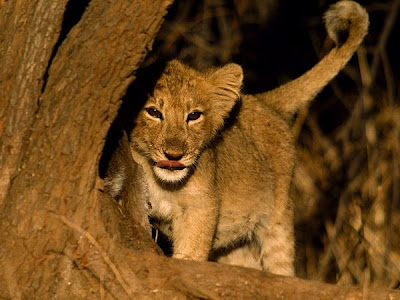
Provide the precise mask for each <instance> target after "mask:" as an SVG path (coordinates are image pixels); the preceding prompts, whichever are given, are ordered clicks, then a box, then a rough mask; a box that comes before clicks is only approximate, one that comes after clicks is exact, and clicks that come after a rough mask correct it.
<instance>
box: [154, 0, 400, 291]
mask: <svg viewBox="0 0 400 300" xmlns="http://www.w3.org/2000/svg"><path fill="white" fill-rule="evenodd" d="M285 3H286V5H288V3H289V6H290V5H291V4H290V1H283V0H282V1H273V0H257V1H241V0H236V1H225V2H221V1H211V0H203V1H179V0H177V2H176V3H175V5H174V6H173V7H172V10H171V13H170V15H169V17H168V21H167V22H166V23H165V26H164V28H163V29H162V31H161V33H160V36H159V39H158V41H157V43H156V47H155V51H154V57H157V58H158V57H160V56H161V57H178V58H180V59H181V60H183V61H185V62H188V63H190V64H191V65H194V66H195V67H200V68H203V67H208V66H211V65H218V64H222V63H226V62H228V61H230V60H232V59H234V60H235V61H238V62H240V63H242V62H246V61H247V60H249V59H251V57H252V56H253V55H260V53H258V54H257V53H256V54H254V53H253V52H254V51H255V50H256V49H246V48H245V47H244V46H243V43H244V41H245V40H246V41H248V36H249V35H250V34H251V35H252V36H255V37H256V39H257V38H258V39H259V40H260V43H261V42H262V40H263V39H264V36H262V34H263V32H265V30H266V29H265V28H268V26H272V30H273V31H276V32H278V31H279V30H283V29H282V28H281V27H280V26H275V27H274V24H275V25H276V24H278V25H281V24H283V23H284V22H285V21H281V22H277V23H273V22H272V23H271V22H270V21H271V20H272V19H273V17H272V16H273V15H274V14H275V15H276V16H277V17H276V18H277V19H278V20H279V19H280V18H284V16H283V14H284V13H285V10H284V6H285ZM309 3H313V5H311V4H309V6H308V7H307V8H306V9H307V10H310V13H309V15H307V19H305V20H304V24H305V25H304V26H305V27H304V28H305V30H306V32H308V37H309V41H308V42H309V43H310V44H311V46H310V47H309V48H311V49H312V48H314V49H316V50H315V53H320V51H319V49H320V48H321V45H323V41H324V38H325V33H324V32H323V30H321V26H320V22H321V21H320V20H321V12H322V11H323V10H324V9H326V7H327V6H328V4H330V3H332V1H323V0H320V1H316V0H315V1H309ZM362 4H364V5H365V6H366V8H367V9H368V10H369V12H370V16H371V30H370V34H369V36H368V37H367V39H366V41H365V44H364V46H363V47H362V48H360V50H359V51H358V53H357V55H356V56H355V57H354V58H353V59H352V61H351V63H350V64H349V65H348V66H347V67H346V69H345V70H344V72H342V74H341V75H340V76H339V78H338V79H337V80H335V81H334V82H332V84H331V85H330V87H328V88H327V89H326V90H325V91H324V92H323V93H322V94H321V95H319V96H318V99H317V100H316V102H315V103H314V104H313V105H312V106H311V107H310V108H306V109H304V110H303V111H301V112H299V114H298V115H297V118H296V120H295V122H294V127H293V131H294V134H295V136H296V137H297V139H298V158H299V164H298V167H297V170H296V174H295V180H294V183H295V184H294V189H293V197H294V199H295V201H296V206H297V209H296V212H297V216H296V224H297V226H296V228H297V239H298V247H297V248H298V249H297V250H298V251H297V253H298V254H297V255H298V264H297V271H298V274H299V275H300V276H302V277H306V278H314V279H320V280H324V281H328V282H338V283H343V284H349V283H350V284H360V285H363V286H385V287H391V288H398V287H399V285H400V146H399V145H400V136H399V132H400V108H399V102H400V99H399V86H400V84H399V83H400V80H399V78H400V72H399V69H398V67H399V61H398V58H397V56H398V55H394V54H393V51H391V49H390V47H389V46H388V45H391V47H394V48H396V49H399V41H398V40H396V39H395V38H394V37H393V36H394V35H395V33H394V32H396V33H397V34H399V30H398V29H397V27H398V25H397V27H396V22H397V24H399V17H398V11H399V4H400V0H391V1H384V2H379V3H378V2H377V1H372V0H370V1H363V2H362ZM297 5H299V4H297ZM312 9H314V10H312ZM286 11H287V10H286ZM281 13H282V15H281ZM295 13H296V10H295ZM299 14H301V12H299ZM249 24H250V25H249ZM294 24H295V25H294V26H296V24H299V23H294ZM249 26H250V27H251V30H252V32H249V31H248V28H249ZM288 26H290V24H289V25H288ZM246 30H247V31H246ZM257 30H259V33H258V32H257ZM268 30H269V31H271V28H269V29H268ZM257 34H259V35H257ZM284 34H285V31H282V35H284ZM263 42H264V43H274V40H267V41H263ZM306 42H307V41H306ZM255 44H256V45H257V41H256V43H255ZM288 45H289V46H288ZM297 46H299V47H298V48H297ZM260 47H261V46H260ZM287 47H290V41H289V42H288V44H287V45H285V44H283V45H282V48H287ZM309 48H307V47H300V45H296V49H297V50H298V51H299V52H302V50H303V49H309ZM282 50H284V49H282ZM282 52H283V55H285V54H287V52H285V51H282ZM308 52H309V51H308ZM308 52H307V51H304V53H308ZM275 54H276V53H275ZM261 55H263V54H261ZM265 55H267V54H265ZM301 55H302V53H301ZM301 55H300V56H297V58H298V57H301ZM317 56H318V54H315V57H314V58H315V60H313V61H308V62H306V63H305V64H306V65H307V66H308V67H309V66H312V64H314V63H315V61H316V60H317ZM265 60H268V59H265ZM272 60H274V61H275V60H276V61H278V62H279V61H281V62H282V63H281V64H279V65H278V66H279V67H281V68H278V69H279V71H280V73H278V72H276V71H275V73H274V70H270V69H269V68H266V67H265V65H262V64H261V63H260V66H259V69H258V70H257V69H255V68H253V69H250V68H247V69H246V66H244V67H245V74H246V73H247V74H250V75H249V76H248V77H247V78H251V79H250V80H249V81H250V84H251V85H252V86H257V87H256V89H257V88H259V89H260V90H262V89H263V88H262V87H263V86H264V87H265V78H267V79H268V80H269V84H270V85H271V83H273V84H274V83H279V82H280V81H286V80H289V79H291V78H293V75H292V74H293V73H295V74H297V75H298V74H301V73H302V72H304V71H305V70H303V68H304V67H303V65H304V64H303V65H301V64H299V66H293V64H292V65H291V66H292V67H293V68H294V69H293V70H289V71H288V72H286V73H284V72H285V71H287V70H288V68H287V65H284V62H285V61H286V60H287V59H286V57H277V56H273V57H271V58H270V63H271V64H272V63H273V61H272ZM296 68H297V69H296ZM299 69H301V72H299ZM268 72H269V73H268ZM253 73H257V74H258V75H257V76H253V77H252V76H251V74H253ZM254 78H255V79H254ZM282 78H283V79H282ZM257 80H258V81H257ZM267 86H268V85H267ZM264 89H265V88H264Z"/></svg>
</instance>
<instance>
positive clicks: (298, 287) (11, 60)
mask: <svg viewBox="0 0 400 300" xmlns="http://www.w3.org/2000/svg"><path fill="white" fill-rule="evenodd" d="M74 3H75V4H76V3H78V2H76V1H75V2H74V1H69V2H68V1H66V0H58V1H50V0H42V1H40V0H31V1H19V0H9V1H0V34H1V36H0V41H1V44H0V47H1V48H0V65H1V69H0V83H1V87H0V99H1V107H0V109H1V110H0V117H1V119H0V134H1V137H0V157H1V160H0V167H1V172H0V208H1V209H0V220H1V223H0V226H1V227H0V230H1V236H0V243H1V248H0V264H1V271H0V297H1V298H6V299H10V298H12V299H14V298H16V299H20V298H23V299H30V298H38V299H44V298H61V299H74V298H80V299H81V298H95V299H98V298H117V299H125V298H129V297H130V298H159V299H163V298H165V297H168V298H172V297H178V298H187V297H189V298H206V299H207V298H215V299H218V298H234V297H236V298H265V297H269V298H279V299H283V298H285V299H301V298H302V297H303V296H307V298H309V299H328V298H334V297H336V298H338V299H341V298H342V299H345V298H346V297H353V296H354V299H357V298H361V297H363V295H364V294H363V293H366V294H365V295H367V296H371V297H372V296H376V295H378V296H382V297H383V295H385V296H387V297H389V294H391V295H393V296H394V295H397V296H398V293H397V294H395V292H394V291H388V290H379V291H364V290H360V289H357V288H353V287H349V288H343V287H336V286H332V285H327V284H322V283H313V282H308V281H304V280H300V279H296V278H283V277H276V276H271V275H268V274H266V273H262V272H259V271H256V270H246V269H243V268H238V267H229V266H224V265H218V264H215V263H193V262H187V261H179V260H173V259H168V258H165V257H163V256H160V255H159V253H160V252H159V250H158V249H157V247H156V246H155V245H154V243H153V242H152V240H151V238H150V236H149V235H148V234H147V233H146V231H145V229H144V228H143V227H141V225H140V224H139V222H138V221H137V220H135V219H134V218H132V217H131V215H130V213H129V210H121V208H120V207H118V205H117V204H116V203H115V202H114V201H113V200H112V199H110V198H109V197H108V196H107V195H105V194H104V193H103V192H102V190H103V183H102V180H101V179H100V178H99V176H98V163H99V159H100V156H101V153H102V149H103V146H104V141H105V137H106V135H107V131H108V129H109V127H110V124H111V122H112V121H113V120H114V118H115V116H116V114H117V111H118V108H119V106H120V103H121V101H120V99H121V98H122V97H123V96H124V94H125V92H126V90H127V87H128V85H129V84H130V83H131V82H132V81H133V80H134V74H135V71H136V70H137V69H138V67H139V65H140V63H141V61H142V60H143V58H144V56H145V55H146V53H147V51H148V50H149V49H150V48H151V44H152V41H153V39H154V36H155V34H156V33H157V31H158V29H159V27H160V25H161V23H162V19H163V16H164V15H165V13H166V9H167V6H168V4H169V3H170V0H152V1H150V0H132V1H123V0H115V1H100V0H92V1H90V2H89V3H88V6H87V7H86V8H85V7H83V10H84V12H83V14H82V16H79V17H80V18H78V19H79V20H78V21H79V22H77V24H76V25H75V26H74V27H73V28H72V29H71V30H70V31H69V32H65V30H66V29H65V28H66V27H67V24H66V20H67V19H68V14H69V13H71V11H73V5H74ZM81 5H82V3H81ZM71 7H72V8H71ZM63 30H64V32H63ZM66 33H67V34H66ZM60 37H61V38H60ZM374 299H377V298H374Z"/></svg>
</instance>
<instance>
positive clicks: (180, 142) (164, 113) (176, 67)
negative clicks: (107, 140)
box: [131, 61, 243, 183]
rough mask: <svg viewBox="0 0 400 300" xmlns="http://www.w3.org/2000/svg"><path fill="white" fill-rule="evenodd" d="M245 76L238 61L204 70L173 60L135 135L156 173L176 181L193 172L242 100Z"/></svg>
mask: <svg viewBox="0 0 400 300" xmlns="http://www.w3.org/2000/svg"><path fill="white" fill-rule="evenodd" d="M242 80H243V72H242V68H241V67H240V66H239V65H236V64H228V65H226V66H224V67H222V68H219V69H213V70H210V71H208V72H205V73H200V72H197V71H195V70H193V69H191V68H189V67H187V66H185V65H183V64H181V63H180V62H178V61H171V62H169V63H168V65H167V67H166V68H165V70H164V72H163V74H162V75H161V77H160V79H159V80H158V81H157V84H156V86H155V89H154V92H153V93H152V95H149V96H148V99H147V102H146V104H145V106H144V107H143V109H142V110H141V111H140V113H139V114H138V117H137V119H136V121H135V125H134V128H133V130H132V134H131V145H132V148H133V150H135V151H136V152H138V153H139V154H140V155H141V156H143V157H145V158H146V160H147V162H148V163H149V164H150V166H151V168H152V170H153V172H154V174H155V176H156V178H158V179H159V180H161V181H163V182H169V183H176V182H179V181H182V180H183V179H185V178H186V177H187V176H188V174H189V173H190V172H189V170H191V169H193V168H194V165H195V163H196V161H197V160H198V158H199V156H200V155H201V153H202V151H203V149H204V148H205V147H206V146H207V145H208V144H209V143H210V141H212V140H213V138H214V137H215V135H216V134H217V132H218V131H219V130H220V129H221V128H222V127H223V125H224V119H225V118H226V117H227V116H228V115H229V113H230V111H231V110H232V108H233V107H234V106H235V104H236V102H237V101H238V99H239V92H240V87H241V85H242Z"/></svg>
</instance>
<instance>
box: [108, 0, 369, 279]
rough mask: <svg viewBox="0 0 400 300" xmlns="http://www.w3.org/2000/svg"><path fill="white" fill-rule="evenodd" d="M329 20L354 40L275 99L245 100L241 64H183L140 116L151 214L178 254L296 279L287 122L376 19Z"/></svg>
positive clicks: (349, 12) (341, 11)
mask: <svg viewBox="0 0 400 300" xmlns="http://www.w3.org/2000/svg"><path fill="white" fill-rule="evenodd" d="M325 22H326V25H327V31H328V33H329V35H330V36H331V37H332V39H334V40H337V39H338V36H339V34H341V33H343V31H345V30H346V31H348V38H347V40H346V41H345V42H344V43H343V44H341V45H340V47H337V48H335V49H333V50H332V51H331V52H330V53H328V54H327V55H326V56H325V57H324V58H323V59H322V60H321V61H320V62H319V63H318V64H317V65H316V66H314V67H313V68H312V69H311V70H309V71H308V72H306V73H305V74H304V75H302V76H301V77H299V78H298V79H296V80H293V81H291V82H289V83H287V84H285V85H283V86H281V87H279V88H277V89H275V90H272V91H269V92H266V93H262V94H258V95H243V94H240V88H241V86H242V80H243V73H242V69H241V67H240V66H238V65H236V64H228V65H226V66H224V67H222V68H216V69H213V70H210V71H208V72H204V73H201V72H197V71H195V70H193V69H191V68H189V67H187V66H185V65H183V64H181V63H180V62H178V61H171V62H170V63H169V64H168V65H167V67H166V69H165V71H164V73H163V74H162V76H161V77H160V79H159V80H158V82H157V85H156V88H155V90H154V93H153V95H151V96H149V98H148V100H147V103H146V104H145V107H144V108H143V110H142V111H141V112H140V113H139V115H138V117H137V118H136V120H135V126H134V127H133V130H132V132H131V134H130V148H131V151H132V155H133V158H134V160H135V161H136V163H138V164H139V165H140V166H141V167H142V169H143V173H142V174H141V175H137V176H141V178H142V179H143V180H144V181H145V182H146V184H147V192H148V200H149V202H150V203H151V207H152V209H151V211H150V215H151V216H152V217H153V218H156V219H158V220H159V221H160V223H159V224H161V225H160V229H161V230H163V231H165V233H166V234H167V235H168V236H169V237H170V238H171V240H172V242H173V256H174V257H176V258H184V259H192V260H200V261H201V260H207V259H209V258H210V257H213V258H215V259H219V260H220V261H222V262H226V263H231V264H239V265H243V266H248V267H256V268H260V269H263V270H267V271H270V272H273V273H277V274H282V275H293V274H294V266H293V260H294V235H293V208H292V201H291V199H290V198H289V188H290V184H291V178H292V172H293V167H294V164H295V149H294V145H293V139H292V135H291V129H290V127H289V125H288V122H287V121H288V120H290V118H291V117H292V116H293V114H294V113H295V112H296V111H297V110H298V109H299V108H300V107H301V106H303V105H306V104H307V103H308V102H310V101H311V100H312V99H313V98H314V97H315V96H316V94H317V93H318V92H319V91H320V90H321V89H322V88H323V87H324V86H325V85H326V84H327V83H328V82H329V81H330V80H331V79H332V78H333V77H334V76H336V74H337V73H338V72H339V71H340V70H341V69H342V68H343V67H344V66H345V64H346V63H347V62H348V60H349V59H350V58H351V56H352V55H353V53H354V51H355V50H356V49H357V47H358V46H359V44H360V43H361V41H362V39H363V37H364V36H365V34H366V32H367V28H368V15H367V13H366V11H365V10H364V9H363V8H361V7H360V6H359V5H358V4H357V3H354V2H352V1H340V2H338V3H337V4H335V5H333V6H332V7H331V8H330V10H329V11H328V12H327V13H326V15H325ZM338 31H340V32H338ZM160 162H161V163H160ZM166 162H167V163H166ZM171 162H173V163H171ZM160 166H163V168H161V167H160ZM165 166H174V167H176V166H177V167H176V168H169V169H168V168H166V167H165ZM120 178H124V176H122V177H121V176H120V177H118V178H117V179H118V180H119V179H120ZM118 180H116V182H118V183H119V184H120V182H119V181H118ZM127 180H130V179H129V178H128V179H127ZM108 182H113V181H112V180H109V181H108ZM221 250H224V251H221ZM221 254H223V255H221Z"/></svg>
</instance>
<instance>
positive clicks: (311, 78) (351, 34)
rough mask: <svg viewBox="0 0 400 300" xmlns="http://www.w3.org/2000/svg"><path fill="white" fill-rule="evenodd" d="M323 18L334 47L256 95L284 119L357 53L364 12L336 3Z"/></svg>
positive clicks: (365, 20)
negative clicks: (293, 76)
mask: <svg viewBox="0 0 400 300" xmlns="http://www.w3.org/2000/svg"><path fill="white" fill-rule="evenodd" d="M324 19H325V26H326V30H327V32H328V35H329V36H330V38H332V39H333V41H335V42H336V45H337V47H336V48H334V49H332V50H331V51H330V52H329V53H328V54H327V55H326V56H325V57H324V58H323V59H322V60H321V61H320V62H319V63H318V64H316V65H315V66H314V67H313V68H312V69H310V70H309V71H307V72H306V73H305V74H303V75H302V76H300V77H299V78H297V79H295V80H293V81H291V82H288V83H287V84H284V85H282V86H280V87H278V88H276V89H274V90H272V91H269V92H266V93H262V94H258V95H256V96H257V97H262V98H264V100H265V101H266V102H267V103H268V105H270V106H271V107H273V108H274V109H275V110H277V111H278V112H279V113H281V114H282V115H283V116H284V117H286V118H290V117H291V116H292V115H293V114H294V113H295V112H296V111H297V110H299V109H300V108H301V107H302V106H303V105H305V104H307V103H308V102H310V101H311V100H312V99H313V98H314V97H315V96H316V95H317V94H318V93H319V92H320V91H321V90H322V88H323V87H324V86H325V85H327V84H328V82H329V81H330V80H331V79H332V78H334V77H335V76H336V75H337V73H338V72H339V71H340V70H341V69H342V68H343V67H344V66H345V65H346V63H347V62H348V61H349V59H350V58H351V57H352V55H353V53H354V52H355V51H356V50H357V48H358V46H359V45H360V43H361V42H362V40H363V38H364V36H365V35H366V33H367V30H368V24H369V21H368V13H367V12H366V11H365V9H364V8H362V7H361V6H360V5H359V4H358V3H356V2H353V1H339V2H337V3H336V4H334V5H332V6H331V7H330V8H329V10H328V11H327V12H326V13H325V16H324ZM346 34H347V39H346V40H345V42H344V43H342V44H340V40H339V39H340V38H341V37H343V35H344V36H346Z"/></svg>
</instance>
